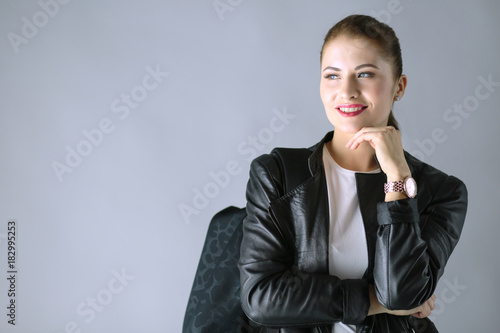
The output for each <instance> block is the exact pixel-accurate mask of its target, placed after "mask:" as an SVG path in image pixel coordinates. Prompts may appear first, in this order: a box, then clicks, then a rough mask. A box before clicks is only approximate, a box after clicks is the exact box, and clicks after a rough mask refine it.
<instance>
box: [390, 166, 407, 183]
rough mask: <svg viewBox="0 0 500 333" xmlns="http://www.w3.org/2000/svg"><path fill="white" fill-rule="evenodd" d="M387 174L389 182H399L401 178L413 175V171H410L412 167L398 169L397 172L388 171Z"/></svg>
mask: <svg viewBox="0 0 500 333" xmlns="http://www.w3.org/2000/svg"><path fill="white" fill-rule="evenodd" d="M386 176H387V182H388V183H392V182H399V181H400V180H404V179H406V178H407V177H411V172H410V169H408V170H401V171H397V172H391V173H386Z"/></svg>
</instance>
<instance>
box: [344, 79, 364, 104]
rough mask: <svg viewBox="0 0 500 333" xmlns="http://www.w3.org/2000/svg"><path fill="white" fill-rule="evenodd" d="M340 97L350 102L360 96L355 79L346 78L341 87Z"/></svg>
mask: <svg viewBox="0 0 500 333" xmlns="http://www.w3.org/2000/svg"><path fill="white" fill-rule="evenodd" d="M340 96H341V97H342V98H343V99H344V100H346V101H349V100H351V99H355V98H357V97H358V96H359V88H358V84H357V82H356V79H355V78H352V77H345V78H344V79H343V80H342V83H341V85H340Z"/></svg>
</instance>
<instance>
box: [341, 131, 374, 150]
mask: <svg viewBox="0 0 500 333" xmlns="http://www.w3.org/2000/svg"><path fill="white" fill-rule="evenodd" d="M379 130H380V128H378V127H363V128H362V129H360V130H359V131H357V132H356V133H355V134H354V135H353V136H352V137H351V139H350V140H349V141H348V142H347V143H346V145H345V146H346V147H349V146H351V145H352V143H353V142H354V141H356V140H357V139H359V137H360V136H362V135H363V134H365V133H369V132H373V131H379Z"/></svg>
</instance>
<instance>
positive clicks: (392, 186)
mask: <svg viewBox="0 0 500 333" xmlns="http://www.w3.org/2000/svg"><path fill="white" fill-rule="evenodd" d="M404 191H405V187H404V183H403V181H402V180H400V181H397V182H390V183H385V184H384V193H392V192H404Z"/></svg>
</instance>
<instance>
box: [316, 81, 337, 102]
mask: <svg viewBox="0 0 500 333" xmlns="http://www.w3.org/2000/svg"><path fill="white" fill-rule="evenodd" d="M319 94H320V96H321V100H322V101H323V104H330V103H331V101H332V99H333V95H334V89H333V88H332V87H330V86H329V85H328V84H327V83H326V82H324V81H321V83H320V87H319Z"/></svg>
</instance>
